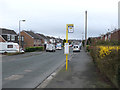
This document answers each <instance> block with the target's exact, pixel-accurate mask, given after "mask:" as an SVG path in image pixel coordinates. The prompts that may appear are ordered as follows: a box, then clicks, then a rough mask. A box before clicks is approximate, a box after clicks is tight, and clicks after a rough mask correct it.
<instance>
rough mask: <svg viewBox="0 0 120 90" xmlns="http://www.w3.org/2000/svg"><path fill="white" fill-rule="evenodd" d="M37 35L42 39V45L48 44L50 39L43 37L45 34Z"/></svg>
mask: <svg viewBox="0 0 120 90" xmlns="http://www.w3.org/2000/svg"><path fill="white" fill-rule="evenodd" d="M37 35H38V36H39V37H40V38H41V39H42V44H43V45H44V44H47V43H48V42H49V40H48V38H47V37H46V36H45V35H43V34H40V33H37Z"/></svg>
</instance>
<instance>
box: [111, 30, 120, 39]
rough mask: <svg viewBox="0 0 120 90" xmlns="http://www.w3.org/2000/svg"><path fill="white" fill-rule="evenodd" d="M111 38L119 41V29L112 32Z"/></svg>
mask: <svg viewBox="0 0 120 90" xmlns="http://www.w3.org/2000/svg"><path fill="white" fill-rule="evenodd" d="M111 40H115V41H120V29H119V30H114V31H113V32H112V34H111Z"/></svg>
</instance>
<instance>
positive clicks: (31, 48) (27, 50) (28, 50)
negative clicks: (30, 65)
mask: <svg viewBox="0 0 120 90" xmlns="http://www.w3.org/2000/svg"><path fill="white" fill-rule="evenodd" d="M43 50H44V48H43V47H42V46H41V47H28V48H26V49H25V52H34V51H43Z"/></svg>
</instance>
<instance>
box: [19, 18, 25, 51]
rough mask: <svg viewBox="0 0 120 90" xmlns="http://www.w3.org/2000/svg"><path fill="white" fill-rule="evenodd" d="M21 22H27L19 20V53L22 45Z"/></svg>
mask: <svg viewBox="0 0 120 90" xmlns="http://www.w3.org/2000/svg"><path fill="white" fill-rule="evenodd" d="M21 21H22V22H25V20H19V52H20V45H21V44H20V43H21V37H20V29H21V27H20V25H21Z"/></svg>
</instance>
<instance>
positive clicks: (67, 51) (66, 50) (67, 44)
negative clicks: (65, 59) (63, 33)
mask: <svg viewBox="0 0 120 90" xmlns="http://www.w3.org/2000/svg"><path fill="white" fill-rule="evenodd" d="M64 54H69V43H65V47H64Z"/></svg>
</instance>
